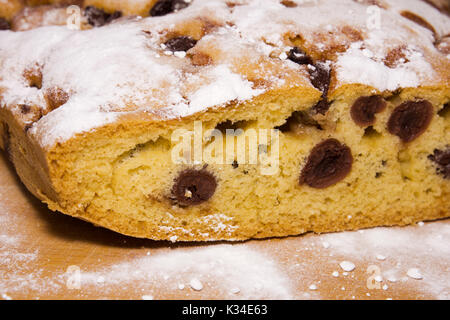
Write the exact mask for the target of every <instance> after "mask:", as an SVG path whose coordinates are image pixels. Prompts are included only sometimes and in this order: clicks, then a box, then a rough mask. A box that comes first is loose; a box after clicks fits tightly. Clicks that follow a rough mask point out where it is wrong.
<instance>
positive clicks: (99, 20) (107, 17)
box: [84, 6, 122, 27]
mask: <svg viewBox="0 0 450 320" xmlns="http://www.w3.org/2000/svg"><path fill="white" fill-rule="evenodd" d="M84 15H85V16H86V18H87V21H88V23H89V24H90V25H91V26H94V27H101V26H104V25H105V24H108V23H110V22H111V21H113V20H116V19H118V18H120V17H121V16H122V12H120V11H114V12H113V13H107V12H105V11H103V10H102V9H99V8H96V7H94V6H87V7H86V9H84Z"/></svg>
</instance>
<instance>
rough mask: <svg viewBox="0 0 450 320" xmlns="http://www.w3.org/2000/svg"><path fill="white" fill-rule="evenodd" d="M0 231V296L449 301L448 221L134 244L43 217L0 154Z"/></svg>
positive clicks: (43, 211) (63, 219) (50, 216)
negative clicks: (240, 239) (347, 267)
mask: <svg viewBox="0 0 450 320" xmlns="http://www.w3.org/2000/svg"><path fill="white" fill-rule="evenodd" d="M0 225H1V229H0V298H1V299H142V298H144V299H151V298H153V299H247V298H250V299H449V297H450V222H449V220H444V221H439V222H433V223H425V225H422V226H420V225H419V226H412V227H408V228H389V229H386V228H378V229H372V230H365V231H363V232H352V233H340V234H329V235H312V234H308V235H305V236H299V237H290V238H287V239H269V240H260V241H248V242H244V243H236V244H232V245H231V244H228V243H211V244H193V243H189V244H172V243H169V242H155V241H149V240H140V239H133V238H128V237H125V236H121V235H119V234H116V233H114V232H111V231H108V230H105V229H102V228H97V227H94V226H92V225H90V224H88V223H85V222H82V221H78V220H76V219H72V218H70V217H67V216H64V215H62V214H59V213H52V212H50V211H49V210H48V209H47V208H46V206H45V205H43V204H41V203H40V202H39V201H38V200H36V199H35V198H33V197H32V196H31V195H30V194H29V193H28V192H27V190H26V189H25V188H24V187H23V186H22V184H21V183H20V182H19V180H18V178H17V176H16V174H15V172H14V170H13V169H12V167H11V165H10V164H9V163H8V162H7V161H6V159H5V157H4V155H3V154H1V156H0ZM343 261H349V262H352V263H353V264H354V265H355V269H354V270H353V271H349V272H348V273H345V271H344V270H343V269H342V268H341V266H340V263H341V262H343ZM412 268H417V269H418V270H419V271H420V273H421V274H422V276H423V279H421V280H415V279H413V278H411V277H410V276H408V275H407V272H408V270H410V269H412ZM410 271H411V270H410ZM413 271H414V270H413ZM411 272H412V271H411ZM411 272H410V273H411ZM377 274H379V276H380V277H375V276H376V275H377ZM193 279H197V280H199V281H200V283H201V284H202V287H203V288H201V290H194V289H193V288H192V286H191V285H190V282H191V281H192V280H193ZM388 279H389V280H391V281H388ZM377 280H378V281H377ZM394 280H395V281H394ZM193 287H196V286H195V281H194V282H193ZM197 289H199V288H197Z"/></svg>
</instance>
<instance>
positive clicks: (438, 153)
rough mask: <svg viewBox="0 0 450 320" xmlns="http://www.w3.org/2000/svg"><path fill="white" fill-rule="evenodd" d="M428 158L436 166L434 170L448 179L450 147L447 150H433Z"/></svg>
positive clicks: (449, 173) (449, 174) (449, 172)
mask: <svg viewBox="0 0 450 320" xmlns="http://www.w3.org/2000/svg"><path fill="white" fill-rule="evenodd" d="M428 159H430V160H431V161H434V162H435V163H436V165H437V166H438V167H437V169H436V172H437V173H438V174H441V175H443V176H444V178H445V179H450V147H449V148H447V150H444V151H442V150H437V149H436V150H434V153H433V154H432V155H429V156H428Z"/></svg>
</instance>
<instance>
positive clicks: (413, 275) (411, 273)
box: [406, 268, 423, 280]
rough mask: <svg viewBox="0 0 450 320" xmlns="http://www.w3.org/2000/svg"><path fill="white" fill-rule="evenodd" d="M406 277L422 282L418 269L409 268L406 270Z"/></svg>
mask: <svg viewBox="0 0 450 320" xmlns="http://www.w3.org/2000/svg"><path fill="white" fill-rule="evenodd" d="M406 274H407V275H408V277H410V278H412V279H415V280H422V279H423V276H422V274H421V273H420V270H419V269H416V268H411V269H409V270H408V272H407V273H406Z"/></svg>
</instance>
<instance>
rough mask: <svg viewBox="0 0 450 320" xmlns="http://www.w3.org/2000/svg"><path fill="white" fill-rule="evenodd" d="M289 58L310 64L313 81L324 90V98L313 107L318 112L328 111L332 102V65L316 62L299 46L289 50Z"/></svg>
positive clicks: (315, 85)
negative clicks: (329, 91) (329, 99)
mask: <svg viewBox="0 0 450 320" xmlns="http://www.w3.org/2000/svg"><path fill="white" fill-rule="evenodd" d="M288 59H289V60H291V61H293V62H295V63H298V64H300V65H309V66H308V71H309V75H310V77H311V83H312V85H313V86H314V87H315V88H317V89H318V90H320V91H322V99H321V100H320V101H319V102H318V103H317V104H316V105H315V106H314V107H313V108H312V110H313V111H314V112H315V113H316V114H317V113H320V114H325V113H327V111H328V109H330V103H329V102H328V98H327V96H328V90H329V88H330V83H331V70H330V67H329V66H328V65H327V64H325V63H323V62H317V63H314V62H313V60H312V58H311V57H310V56H308V55H307V54H306V53H305V52H304V51H303V50H302V49H300V48H298V47H294V48H292V49H291V50H290V51H289V54H288Z"/></svg>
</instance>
